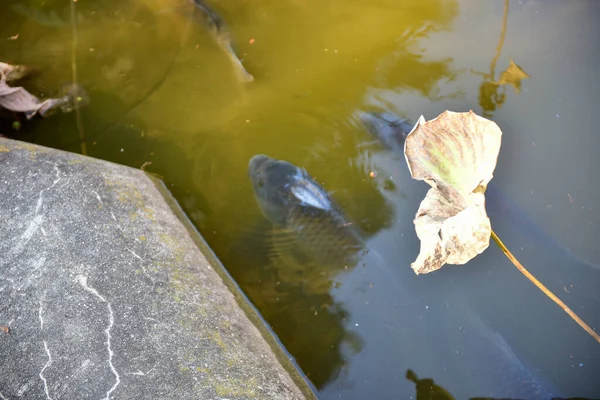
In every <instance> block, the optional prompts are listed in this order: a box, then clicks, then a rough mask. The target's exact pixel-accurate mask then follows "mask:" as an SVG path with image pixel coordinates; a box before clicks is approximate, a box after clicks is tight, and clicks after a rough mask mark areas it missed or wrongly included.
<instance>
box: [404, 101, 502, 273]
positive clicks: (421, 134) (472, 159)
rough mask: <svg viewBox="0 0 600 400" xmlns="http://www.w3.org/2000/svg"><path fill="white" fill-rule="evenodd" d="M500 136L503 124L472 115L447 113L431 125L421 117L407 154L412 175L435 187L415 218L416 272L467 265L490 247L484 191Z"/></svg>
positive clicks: (414, 266) (426, 197)
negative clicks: (417, 247)
mask: <svg viewBox="0 0 600 400" xmlns="http://www.w3.org/2000/svg"><path fill="white" fill-rule="evenodd" d="M501 137H502V132H501V131H500V128H499V127H498V125H496V124H495V123H494V122H492V121H490V120H488V119H485V118H483V117H480V116H478V115H476V114H475V113H474V112H473V111H469V112H465V113H456V112H452V111H444V112H443V113H442V114H440V115H439V116H438V117H437V118H435V119H433V120H431V121H427V122H426V121H425V118H423V116H421V118H419V121H417V124H416V125H415V127H414V128H413V130H412V131H411V132H410V133H409V134H408V136H407V138H406V142H405V145H404V155H405V158H406V162H407V164H408V167H409V169H410V173H411V175H412V177H413V178H414V179H417V180H424V181H425V182H427V183H428V184H429V185H430V186H431V189H429V191H428V192H427V195H426V196H425V199H423V201H422V202H421V205H420V206H419V210H418V211H417V214H416V218H415V220H414V224H415V230H416V232H417V236H418V237H419V240H420V241H421V250H420V253H419V256H418V257H417V259H416V260H415V262H413V263H412V264H411V268H412V269H413V270H414V271H415V273H416V274H424V273H429V272H432V271H435V270H437V269H439V268H441V267H442V266H443V265H444V264H446V263H448V264H456V265H460V264H465V263H466V262H468V261H469V260H471V259H472V258H473V257H475V256H476V255H478V254H480V253H481V252H483V251H484V250H485V249H486V248H487V247H488V246H489V240H490V235H491V224H490V220H489V218H488V216H487V214H486V211H485V196H484V193H485V189H486V187H487V184H488V183H489V181H490V180H491V179H492V177H493V173H494V169H495V168H496V162H497V159H498V153H499V152H500V142H501Z"/></svg>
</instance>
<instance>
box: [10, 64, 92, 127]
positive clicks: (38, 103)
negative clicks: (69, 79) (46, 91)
mask: <svg viewBox="0 0 600 400" xmlns="http://www.w3.org/2000/svg"><path fill="white" fill-rule="evenodd" d="M29 71H30V70H29V69H28V68H27V67H25V66H22V65H10V64H6V63H2V62H0V108H5V109H7V110H10V111H14V112H22V113H24V114H25V116H26V117H27V119H31V118H33V117H34V116H35V115H36V114H39V115H41V116H42V117H47V116H49V115H50V114H52V113H53V112H54V111H56V110H57V109H61V110H62V111H63V112H70V111H72V110H73V109H74V108H75V107H81V106H84V105H86V104H87V103H88V102H89V98H88V96H87V94H86V92H85V90H84V89H83V88H82V87H80V86H78V85H72V84H70V85H65V86H63V88H62V89H61V96H60V97H58V98H51V99H45V100H40V99H38V98H37V97H36V96H34V95H32V94H31V93H29V92H28V91H27V90H25V89H24V88H22V87H20V86H15V87H12V86H9V83H10V82H12V81H16V80H18V79H21V78H23V77H24V76H26V75H27V74H28V73H29Z"/></svg>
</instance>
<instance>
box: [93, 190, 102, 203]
mask: <svg viewBox="0 0 600 400" xmlns="http://www.w3.org/2000/svg"><path fill="white" fill-rule="evenodd" d="M92 193H94V194H95V195H96V198H97V199H98V202H99V203H100V205H101V206H103V205H104V203H102V198H101V197H100V195H99V194H98V192H96V191H92Z"/></svg>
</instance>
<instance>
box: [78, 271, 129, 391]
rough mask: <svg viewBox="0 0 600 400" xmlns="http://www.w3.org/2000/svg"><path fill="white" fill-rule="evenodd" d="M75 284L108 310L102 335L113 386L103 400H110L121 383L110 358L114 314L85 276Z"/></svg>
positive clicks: (79, 278) (110, 306)
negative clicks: (94, 297) (103, 304)
mask: <svg viewBox="0 0 600 400" xmlns="http://www.w3.org/2000/svg"><path fill="white" fill-rule="evenodd" d="M77 282H78V283H79V284H80V285H81V286H82V287H83V288H84V289H85V290H86V291H88V292H90V293H91V294H93V295H94V296H96V297H97V298H98V299H99V300H100V301H101V302H102V303H106V305H107V308H108V326H107V327H106V329H105V330H104V333H105V334H106V349H107V350H108V365H109V367H110V370H111V372H112V373H113V375H114V376H115V384H114V385H112V387H111V388H110V389H109V390H108V391H107V392H106V397H105V398H104V399H105V400H110V394H111V393H112V392H114V390H115V389H116V388H117V386H119V384H120V383H121V376H120V375H119V373H118V372H117V369H116V368H115V366H114V365H113V363H112V358H113V355H114V353H113V351H112V348H111V345H110V341H111V339H112V336H111V334H110V330H111V329H112V327H113V325H114V324H115V316H114V313H113V310H112V305H111V304H110V303H109V302H108V301H106V299H105V298H104V296H102V295H101V294H100V293H98V291H97V290H96V289H94V288H93V287H91V286H88V283H87V277H86V276H82V275H79V276H78V277H77Z"/></svg>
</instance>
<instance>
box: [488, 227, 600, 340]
mask: <svg viewBox="0 0 600 400" xmlns="http://www.w3.org/2000/svg"><path fill="white" fill-rule="evenodd" d="M492 239H494V242H496V244H497V245H498V247H500V249H501V250H502V252H503V253H504V254H505V255H506V257H507V258H508V259H509V260H510V261H511V262H512V263H513V264H514V266H515V267H517V269H518V270H519V271H521V273H522V274H523V275H525V276H526V277H527V279H529V280H530V281H531V283H533V284H534V285H535V286H536V287H537V288H538V289H540V290H541V291H542V292H543V293H544V294H545V295H546V296H548V297H549V298H550V299H551V300H552V301H554V302H555V303H556V304H558V306H559V307H560V308H562V309H563V311H564V312H566V313H567V314H568V315H569V316H570V317H571V318H573V320H575V322H577V323H578V324H579V326H581V327H582V328H583V329H584V330H585V331H586V332H587V333H589V334H590V336H591V337H593V338H594V339H596V341H598V343H600V336H599V335H598V334H597V333H596V332H595V331H594V330H593V329H592V328H591V327H590V326H589V325H588V324H586V323H585V322H583V320H582V319H581V318H579V316H577V314H575V312H574V311H573V310H571V309H570V308H569V307H568V306H567V305H566V304H565V303H563V302H562V300H561V299H559V298H558V297H557V296H556V295H555V294H554V293H552V292H551V291H550V289H548V288H547V287H546V286H544V284H543V283H541V282H540V281H538V280H537V279H536V277H535V276H533V275H532V274H531V273H530V272H529V271H527V269H525V267H524V266H523V265H521V263H520V262H519V260H517V259H516V257H515V256H514V255H513V254H512V253H511V252H510V251H509V250H508V248H507V247H506V246H505V245H504V243H502V240H500V238H499V237H498V235H496V232H494V231H493V230H492Z"/></svg>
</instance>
